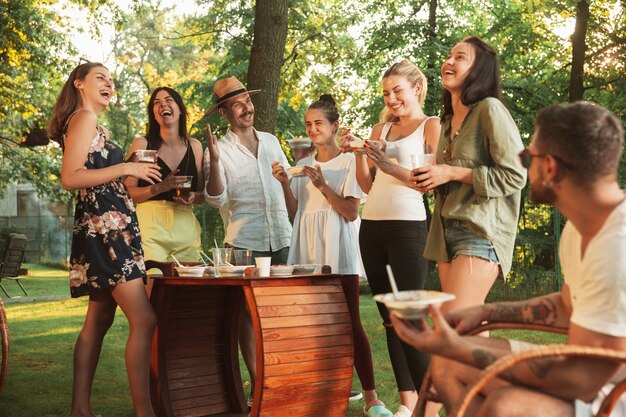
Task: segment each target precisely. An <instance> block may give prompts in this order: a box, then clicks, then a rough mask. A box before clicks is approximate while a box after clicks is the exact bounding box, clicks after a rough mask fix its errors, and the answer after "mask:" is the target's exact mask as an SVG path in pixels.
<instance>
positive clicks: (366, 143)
mask: <svg viewBox="0 0 626 417" xmlns="http://www.w3.org/2000/svg"><path fill="white" fill-rule="evenodd" d="M348 144H349V145H350V150H351V151H352V152H354V153H356V154H362V153H364V152H365V148H371V147H376V148H378V149H380V148H382V143H380V141H377V140H351V141H350V142H349V143H348Z"/></svg>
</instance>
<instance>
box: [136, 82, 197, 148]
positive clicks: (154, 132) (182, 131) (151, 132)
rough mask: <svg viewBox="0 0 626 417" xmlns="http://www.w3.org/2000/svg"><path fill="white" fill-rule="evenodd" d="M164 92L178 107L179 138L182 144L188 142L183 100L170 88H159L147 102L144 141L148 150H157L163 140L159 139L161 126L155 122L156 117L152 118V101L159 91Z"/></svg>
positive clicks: (185, 111) (185, 109)
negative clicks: (146, 122)
mask: <svg viewBox="0 0 626 417" xmlns="http://www.w3.org/2000/svg"><path fill="white" fill-rule="evenodd" d="M161 90H165V91H167V92H168V93H169V94H170V96H172V98H173V99H174V102H175V103H176V104H177V105H178V108H179V109H180V121H179V123H178V135H179V136H180V137H181V139H182V140H183V142H186V143H187V142H189V134H188V133H187V117H188V116H189V115H188V114H187V107H185V103H184V102H183V98H182V97H181V96H180V94H178V93H177V92H176V90H174V89H173V88H170V87H159V88H156V89H155V90H154V91H153V92H152V95H151V96H150V100H149V101H148V128H147V129H146V139H147V140H148V149H159V148H160V147H161V144H162V143H163V138H161V126H160V125H159V123H158V122H157V121H156V117H154V109H153V107H154V100H155V99H156V95H157V94H158V93H159V91H161Z"/></svg>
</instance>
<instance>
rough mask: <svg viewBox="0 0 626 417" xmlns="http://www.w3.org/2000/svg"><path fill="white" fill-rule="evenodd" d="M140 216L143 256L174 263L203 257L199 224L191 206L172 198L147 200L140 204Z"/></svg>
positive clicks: (138, 213) (138, 217)
mask: <svg viewBox="0 0 626 417" xmlns="http://www.w3.org/2000/svg"><path fill="white" fill-rule="evenodd" d="M137 219H138V221H139V230H140V231H141V240H142V242H143V250H144V259H145V260H153V261H161V262H173V261H174V259H173V258H172V257H171V256H170V255H172V254H173V255H174V256H175V257H176V259H178V260H179V261H181V262H182V261H187V262H197V261H199V260H200V255H199V254H198V249H200V232H201V229H200V223H198V219H196V216H194V214H193V210H192V206H183V205H181V204H177V203H174V202H173V201H166V200H158V201H146V202H143V203H140V204H138V205H137Z"/></svg>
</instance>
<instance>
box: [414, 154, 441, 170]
mask: <svg viewBox="0 0 626 417" xmlns="http://www.w3.org/2000/svg"><path fill="white" fill-rule="evenodd" d="M434 163H435V154H434V153H426V154H424V153H420V154H413V155H411V165H413V168H422V167H428V166H431V165H433V164H434Z"/></svg>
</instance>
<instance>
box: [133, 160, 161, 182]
mask: <svg viewBox="0 0 626 417" xmlns="http://www.w3.org/2000/svg"><path fill="white" fill-rule="evenodd" d="M124 168H125V171H126V175H130V176H131V177H135V178H139V179H142V180H144V181H147V182H149V183H150V184H154V183H155V182H160V181H161V168H160V167H159V165H158V164H148V163H145V162H126V163H125V164H124Z"/></svg>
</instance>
